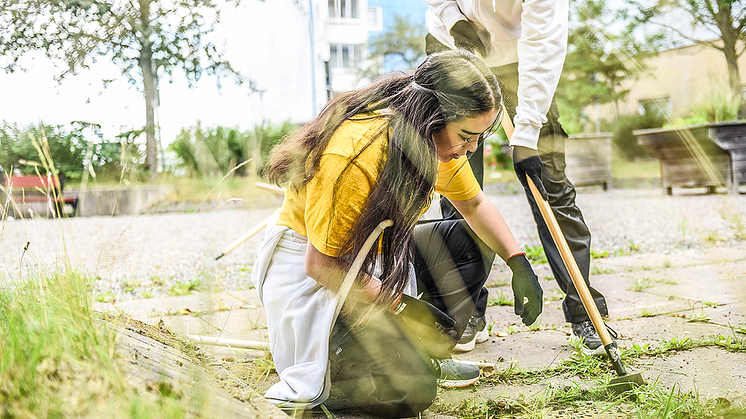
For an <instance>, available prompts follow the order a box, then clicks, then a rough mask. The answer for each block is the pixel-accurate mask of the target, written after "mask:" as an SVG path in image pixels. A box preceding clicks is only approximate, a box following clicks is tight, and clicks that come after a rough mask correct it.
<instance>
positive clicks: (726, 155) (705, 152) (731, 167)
mask: <svg viewBox="0 0 746 419" xmlns="http://www.w3.org/2000/svg"><path fill="white" fill-rule="evenodd" d="M634 134H635V135H636V136H637V140H638V142H639V144H640V145H641V146H643V147H644V148H645V149H646V150H648V151H649V152H650V153H652V154H653V155H654V156H655V157H656V158H658V160H659V161H660V164H661V183H662V186H663V188H664V189H665V191H666V193H667V194H668V195H672V194H673V188H692V187H705V188H707V190H708V191H709V192H715V190H716V188H717V187H720V186H725V187H727V188H728V190H730V191H731V192H734V193H735V192H738V191H739V187H740V185H741V184H743V183H746V121H739V122H721V123H713V124H700V125H692V126H688V127H681V128H667V129H648V130H638V131H634Z"/></svg>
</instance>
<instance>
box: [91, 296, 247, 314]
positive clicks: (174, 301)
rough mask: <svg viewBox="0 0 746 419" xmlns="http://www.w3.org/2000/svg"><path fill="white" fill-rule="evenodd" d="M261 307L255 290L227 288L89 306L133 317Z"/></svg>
mask: <svg viewBox="0 0 746 419" xmlns="http://www.w3.org/2000/svg"><path fill="white" fill-rule="evenodd" d="M255 307H261V302H260V301H259V296H258V295H257V293H256V290H253V289H252V290H245V291H231V292H223V293H215V294H213V293H204V292H200V293H194V294H189V295H181V296H173V297H164V298H150V299H147V300H132V301H122V302H110V303H94V305H93V308H94V309H95V310H97V311H101V312H109V313H124V314H128V315H131V316H133V317H136V318H139V317H143V318H146V317H150V316H152V315H153V314H154V313H155V314H161V313H169V312H178V311H179V310H180V309H188V310H190V311H192V312H198V311H200V312H202V311H212V310H225V309H239V308H255Z"/></svg>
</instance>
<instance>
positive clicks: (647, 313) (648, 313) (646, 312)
mask: <svg viewBox="0 0 746 419" xmlns="http://www.w3.org/2000/svg"><path fill="white" fill-rule="evenodd" d="M655 316H656V314H655V313H653V312H652V311H650V310H648V309H646V308H643V309H642V310H640V317H655Z"/></svg>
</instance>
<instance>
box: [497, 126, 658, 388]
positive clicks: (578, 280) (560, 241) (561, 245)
mask: <svg viewBox="0 0 746 419" xmlns="http://www.w3.org/2000/svg"><path fill="white" fill-rule="evenodd" d="M502 125H503V130H505V134H506V135H507V136H508V138H510V137H511V136H512V135H513V123H512V121H511V120H510V116H508V112H503V118H502ZM526 179H527V180H528V186H529V189H530V190H531V195H533V197H534V200H535V201H536V205H537V206H538V207H539V211H540V212H541V216H542V218H543V219H544V222H545V223H546V224H547V227H548V228H549V232H550V233H551V235H552V239H554V243H555V244H556V245H557V249H558V250H559V252H560V256H561V257H562V261H563V262H564V264H565V267H566V268H567V271H568V272H569V273H570V277H571V278H572V283H573V285H575V289H576V290H577V291H578V295H579V296H580V300H581V301H582V302H583V307H585V311H586V312H588V317H590V319H591V322H592V323H593V327H594V328H595V329H596V333H598V336H599V337H600V338H601V342H602V343H603V345H604V349H605V350H606V353H607V354H608V355H609V359H611V362H612V364H613V366H614V370H615V371H616V373H617V374H618V375H619V377H617V378H614V379H612V380H610V381H609V390H611V391H612V392H615V393H621V392H625V391H629V390H631V389H632V388H633V387H634V386H635V385H643V384H645V382H644V381H643V379H642V375H641V374H640V373H635V374H627V371H626V370H625V369H624V365H623V364H622V357H621V353H620V352H619V348H618V347H617V344H616V342H615V341H613V340H612V339H611V336H609V331H608V330H607V329H606V324H605V323H604V321H603V319H602V318H601V314H600V313H599V311H598V307H597V306H596V302H595V301H594V300H593V297H592V296H591V293H590V291H589V290H588V285H586V283H585V280H584V279H583V275H582V274H581V273H580V269H579V268H578V263H577V261H576V260H575V257H574V256H573V254H572V252H571V251H570V246H568V244H567V240H565V235H564V234H563V233H562V229H560V226H559V223H557V219H556V218H555V217H554V213H553V212H552V208H551V207H550V206H549V203H548V202H547V201H546V200H545V199H544V197H543V196H541V194H540V193H539V190H538V189H537V188H536V185H534V182H533V181H532V180H531V178H529V177H527V178H526Z"/></svg>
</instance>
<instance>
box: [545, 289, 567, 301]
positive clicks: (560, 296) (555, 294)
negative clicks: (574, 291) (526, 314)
mask: <svg viewBox="0 0 746 419" xmlns="http://www.w3.org/2000/svg"><path fill="white" fill-rule="evenodd" d="M564 299H565V293H564V292H562V291H561V290H552V292H551V293H550V294H549V295H544V302H545V303H546V302H548V301H560V300H564Z"/></svg>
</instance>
